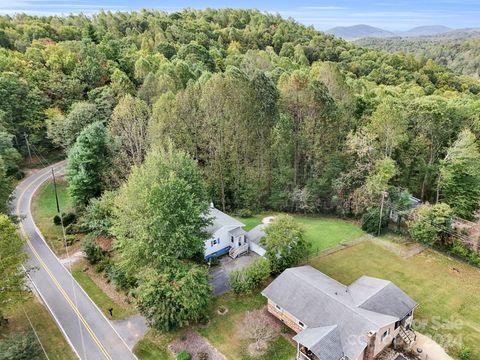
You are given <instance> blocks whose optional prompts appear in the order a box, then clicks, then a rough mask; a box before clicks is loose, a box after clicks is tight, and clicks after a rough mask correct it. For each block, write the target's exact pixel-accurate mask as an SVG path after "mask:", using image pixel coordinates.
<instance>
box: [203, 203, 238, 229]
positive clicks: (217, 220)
mask: <svg viewBox="0 0 480 360" xmlns="http://www.w3.org/2000/svg"><path fill="white" fill-rule="evenodd" d="M207 217H208V218H210V219H212V223H211V224H210V225H208V226H207V227H206V229H205V231H206V232H208V233H209V234H214V233H215V232H216V231H218V230H220V229H221V228H223V227H231V228H235V227H244V226H245V225H244V224H243V223H241V222H240V221H238V220H237V219H234V218H233V217H231V216H230V215H227V214H225V213H224V212H222V211H220V210H218V209H216V208H215V207H213V206H210V208H209V209H208V213H207Z"/></svg>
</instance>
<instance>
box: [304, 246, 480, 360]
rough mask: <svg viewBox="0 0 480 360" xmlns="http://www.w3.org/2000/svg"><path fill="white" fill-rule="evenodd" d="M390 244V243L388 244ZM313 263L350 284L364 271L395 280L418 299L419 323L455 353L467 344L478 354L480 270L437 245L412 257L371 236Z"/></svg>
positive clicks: (416, 315) (479, 346)
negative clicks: (434, 248) (389, 248)
mask: <svg viewBox="0 0 480 360" xmlns="http://www.w3.org/2000/svg"><path fill="white" fill-rule="evenodd" d="M389 246H391V244H389ZM311 264H312V266H314V267H316V268H317V269H319V270H320V271H322V272H324V273H326V274H328V275H329V276H331V277H333V278H335V279H336V280H338V281H340V282H342V283H344V284H350V283H352V282H353V281H354V280H356V279H357V278H358V277H360V276H362V275H369V276H374V277H379V278H384V279H388V280H391V281H393V282H394V283H395V284H396V285H398V286H399V287H400V288H402V289H403V290H404V291H405V292H406V293H407V294H409V295H410V296H411V297H412V298H413V299H415V300H416V301H417V302H418V303H419V307H418V308H417V309H416V310H415V314H414V315H415V318H416V319H417V321H418V320H420V322H421V324H425V325H424V326H423V325H421V324H417V326H416V328H417V330H419V331H420V332H422V333H426V334H430V335H433V338H434V339H435V340H436V341H437V342H439V343H440V344H441V345H442V346H444V347H445V348H446V349H447V351H448V352H449V353H450V354H452V355H453V356H458V351H459V349H461V347H462V346H463V345H462V344H465V345H466V346H467V347H469V348H470V349H471V350H472V351H473V352H474V353H473V354H472V359H480V291H479V289H480V270H479V269H478V268H474V267H472V266H470V265H468V264H465V263H463V262H460V261H457V260H454V259H452V258H449V257H447V256H445V255H443V254H440V253H438V252H435V251H430V250H427V251H424V252H423V253H421V254H419V255H416V256H413V257H411V258H408V259H404V258H401V257H399V256H397V255H395V254H394V253H393V252H392V251H390V250H387V249H386V248H385V247H383V246H380V245H378V244H375V243H373V242H370V241H367V242H363V243H360V244H358V245H355V246H352V247H350V248H348V249H345V250H342V251H339V252H336V253H334V254H331V255H327V256H324V257H319V258H316V259H313V260H312V261H311Z"/></svg>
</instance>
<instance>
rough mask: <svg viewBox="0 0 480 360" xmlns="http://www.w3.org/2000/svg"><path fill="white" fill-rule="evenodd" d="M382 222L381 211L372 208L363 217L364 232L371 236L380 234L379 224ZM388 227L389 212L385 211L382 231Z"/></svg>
mask: <svg viewBox="0 0 480 360" xmlns="http://www.w3.org/2000/svg"><path fill="white" fill-rule="evenodd" d="M379 220H380V209H379V208H371V209H369V210H368V211H367V212H366V213H365V214H363V216H362V230H363V231H366V232H367V233H369V234H375V233H377V232H378V223H379ZM387 226H388V211H387V210H384V211H383V214H382V223H381V229H384V228H386V227H387Z"/></svg>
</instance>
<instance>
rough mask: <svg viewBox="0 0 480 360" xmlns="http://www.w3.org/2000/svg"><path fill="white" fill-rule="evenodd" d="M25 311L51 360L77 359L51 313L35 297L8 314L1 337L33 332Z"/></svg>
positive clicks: (1, 330) (0, 332)
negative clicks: (6, 324) (13, 332)
mask: <svg viewBox="0 0 480 360" xmlns="http://www.w3.org/2000/svg"><path fill="white" fill-rule="evenodd" d="M24 310H25V312H26V313H27V314H28V317H29V318H30V321H31V322H32V324H33V327H34V329H35V331H36V332H37V334H38V337H39V338H40V341H41V343H42V345H43V346H44V348H45V351H46V352H47V354H48V357H49V358H50V359H51V360H75V359H76V358H77V357H76V356H75V354H74V353H73V350H72V349H71V348H70V345H69V344H68V343H67V341H66V340H65V338H64V337H63V335H62V333H61V332H60V330H59V328H58V327H57V324H56V323H55V322H54V320H53V318H52V317H51V316H50V313H49V312H48V311H47V309H46V308H45V307H44V306H43V305H42V304H40V303H39V302H38V300H37V299H36V298H34V297H31V298H30V299H29V300H28V301H27V302H26V303H24V304H23V307H22V306H18V307H17V308H15V309H14V310H12V311H10V312H8V313H7V314H6V317H7V318H8V320H9V323H8V326H7V327H4V328H2V329H0V337H1V336H2V335H4V334H6V333H7V332H9V331H18V332H26V331H30V330H31V327H30V324H29V322H28V319H27V317H26V316H25V313H24Z"/></svg>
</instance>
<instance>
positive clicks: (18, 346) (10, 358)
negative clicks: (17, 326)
mask: <svg viewBox="0 0 480 360" xmlns="http://www.w3.org/2000/svg"><path fill="white" fill-rule="evenodd" d="M40 359H42V349H41V348H40V345H39V344H38V341H37V339H36V338H35V335H34V334H33V332H28V333H27V334H24V333H19V332H14V333H12V334H10V335H7V336H6V337H5V338H2V339H1V340H0V360H40Z"/></svg>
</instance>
